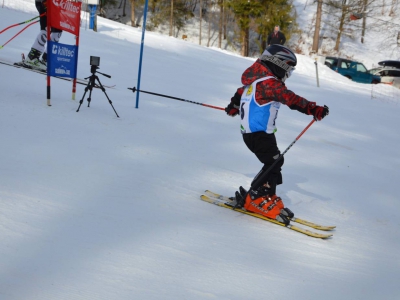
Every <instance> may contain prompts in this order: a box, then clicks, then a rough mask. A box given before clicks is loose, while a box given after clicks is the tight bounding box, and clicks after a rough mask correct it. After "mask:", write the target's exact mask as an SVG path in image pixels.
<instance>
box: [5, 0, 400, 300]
mask: <svg viewBox="0 0 400 300" xmlns="http://www.w3.org/2000/svg"><path fill="white" fill-rule="evenodd" d="M14 3H15V6H16V7H13V8H11V7H4V8H3V9H0V29H3V28H5V27H7V26H9V25H11V24H14V23H17V22H21V21H23V20H27V19H29V18H32V17H33V16H34V15H35V13H34V7H33V4H31V3H27V1H22V0H20V1H17V0H15V2H14ZM18 5H19V6H18ZM17 6H18V7H17ZM36 27H37V26H35V25H34V26H32V27H30V28H29V29H27V30H26V31H24V32H23V33H22V34H20V35H19V36H18V37H17V38H16V39H14V40H13V41H12V42H10V43H9V44H8V45H7V46H5V47H4V48H3V49H2V50H0V59H2V60H8V61H15V60H18V59H19V57H20V53H21V52H25V53H27V52H28V51H29V48H30V46H31V44H32V42H33V38H34V36H36V33H37V30H38V28H36ZM19 29H20V28H15V29H12V30H8V31H6V32H5V33H3V34H1V35H0V44H3V43H4V42H5V41H7V40H8V39H9V38H11V36H12V35H14V34H15V33H16V32H17V31H18V30H19ZM81 30H82V31H81V39H80V45H81V47H80V53H79V70H78V75H79V77H81V78H82V77H86V76H89V75H90V66H89V57H90V55H96V56H100V57H101V66H100V70H99V71H101V72H104V73H107V74H110V75H112V78H111V79H108V78H106V77H103V76H101V75H99V78H100V80H101V82H102V83H103V84H111V85H112V84H116V87H115V88H114V89H107V90H106V92H107V94H108V95H109V97H110V99H111V100H112V102H113V105H114V107H115V109H116V110H117V112H118V114H119V115H120V118H117V117H116V115H115V113H114V112H113V110H112V108H111V106H110V104H109V103H108V101H107V99H106V97H105V95H104V94H103V93H102V92H101V90H98V89H96V90H94V91H93V93H92V101H91V105H90V107H89V108H88V107H87V101H86V98H85V99H83V100H84V102H83V104H82V107H81V109H80V111H79V112H76V110H77V108H78V105H79V100H81V97H82V95H83V93H84V86H78V90H77V99H76V100H75V101H74V100H71V83H69V82H65V81H62V80H58V79H52V81H51V82H52V104H53V105H52V106H51V107H48V106H46V99H45V98H46V81H45V77H44V76H43V75H40V74H36V73H32V72H28V71H25V70H21V69H16V68H12V67H8V66H5V65H1V64H0V74H1V80H0V88H1V91H2V92H1V97H0V99H1V100H0V102H1V110H0V135H1V136H0V138H1V150H0V151H1V152H0V154H1V155H0V166H1V169H0V170H1V171H0V242H1V245H2V247H0V270H1V271H0V299H1V300H3V299H7V300H9V299H11V300H14V299H18V300H20V299H30V300H31V299H266V298H268V299H278V298H279V299H293V298H298V299H310V300H317V299H321V298H322V299H326V300H331V299H332V300H333V299H349V300H353V299H368V300H373V299H387V300H396V299H399V295H400V287H399V285H398V282H399V280H400V254H399V253H400V252H399V246H400V242H399V240H400V221H399V218H398V215H399V213H400V204H399V199H398V195H399V192H398V186H397V185H398V181H399V167H400V159H399V156H398V146H399V133H398V128H399V125H400V118H399V113H400V106H399V98H400V97H399V96H398V90H396V89H394V88H392V87H390V86H371V85H363V84H358V83H354V82H351V81H348V80H347V79H346V78H344V77H342V76H340V75H338V74H336V73H334V72H332V71H331V70H329V69H328V68H326V67H324V66H321V65H320V66H319V75H320V78H319V80H320V87H317V86H316V78H315V75H314V74H315V65H314V61H313V60H311V59H310V58H308V57H304V56H299V57H298V58H299V64H298V67H297V68H296V72H295V73H294V74H293V77H292V78H290V79H289V80H288V82H287V85H288V87H289V88H290V89H292V90H294V91H295V92H296V93H298V94H299V95H302V96H304V97H306V98H307V99H309V100H313V101H317V102H318V103H319V104H321V105H322V104H326V105H328V106H329V107H330V115H329V116H328V117H327V118H326V119H324V120H323V121H322V122H318V123H315V124H314V125H312V126H311V128H310V129H309V130H308V131H307V132H306V133H305V134H304V136H303V137H302V138H301V139H300V140H299V141H298V142H297V143H296V144H295V145H294V146H293V147H292V148H291V149H290V150H289V152H288V153H287V154H286V156H285V165H284V168H283V175H284V184H283V185H281V186H279V187H278V192H279V195H280V196H281V197H282V198H283V199H284V202H285V203H286V205H287V206H288V207H289V208H291V209H292V210H293V211H294V212H295V213H296V215H297V216H299V217H303V218H306V219H309V220H311V221H315V222H318V223H323V224H326V225H337V229H336V230H335V231H334V237H333V238H331V239H329V240H316V239H313V238H311V237H306V236H303V235H301V234H299V233H296V232H293V231H290V230H286V229H285V228H282V227H278V226H276V225H273V224H270V223H267V222H264V221H261V220H257V219H255V218H252V217H248V216H245V215H242V214H239V213H237V212H233V211H228V210H224V209H222V208H218V207H215V206H211V205H209V204H207V203H204V202H202V201H200V200H199V195H200V194H201V193H202V192H203V190H204V189H211V190H215V191H217V192H221V193H223V194H226V195H232V194H233V193H234V192H235V190H236V189H237V188H238V187H239V186H240V185H243V186H244V187H248V186H249V184H250V182H251V180H252V179H253V177H254V176H255V175H256V174H257V173H258V171H259V169H260V168H261V164H260V163H259V162H258V160H257V159H256V158H255V157H254V156H253V155H252V154H251V153H250V152H249V151H248V150H247V148H246V146H245V145H244V143H243V142H242V139H241V136H240V131H239V119H238V118H230V117H227V116H226V115H225V113H224V112H223V111H220V110H215V109H211V108H206V107H202V106H199V105H193V104H190V103H185V102H181V101H174V100H171V99H167V98H161V97H156V96H152V95H148V94H143V93H142V94H141V95H140V102H139V109H136V108H135V104H136V103H135V101H136V94H133V93H132V92H131V91H130V90H128V89H127V88H128V87H133V86H135V85H136V83H137V69H138V61H139V50H140V38H141V31H140V29H135V28H131V27H128V26H121V25H120V24H116V23H113V22H112V21H109V20H104V19H101V18H99V32H97V33H94V32H92V31H90V30H85V29H84V28H82V29H81ZM61 42H63V43H68V44H72V43H73V38H72V37H71V36H69V35H68V34H64V35H63V37H62V38H61ZM144 48H145V51H144V60H143V73H142V82H141V89H142V90H145V91H151V92H156V93H162V94H166V95H171V96H175V97H180V98H184V99H188V100H192V101H196V102H203V103H208V104H212V105H216V106H221V107H224V106H225V105H227V104H228V102H229V101H230V97H231V96H232V95H233V93H234V92H235V90H236V88H237V87H239V86H240V76H241V74H242V72H243V71H244V69H245V68H246V67H248V66H249V65H250V64H251V63H252V62H253V59H249V58H242V57H239V56H236V55H232V54H230V53H227V52H225V51H218V50H215V49H209V48H206V47H200V46H197V45H194V44H190V43H187V42H185V41H182V40H178V39H175V38H169V37H165V36H162V35H159V34H155V33H146V39H145V47H144ZM378 90H379V93H377V91H378ZM371 95H374V98H371ZM310 121H311V118H310V117H309V116H306V115H302V114H300V113H298V112H296V111H291V110H290V109H288V108H287V107H282V108H281V110H280V113H279V118H278V120H277V122H278V132H277V139H278V144H279V147H280V149H281V150H282V151H283V150H284V149H286V147H287V146H288V145H289V144H290V143H291V142H292V141H293V140H294V138H295V137H296V136H297V135H298V134H299V133H300V132H301V131H302V130H303V128H304V127H305V126H306V125H307V124H308V123H309V122H310Z"/></svg>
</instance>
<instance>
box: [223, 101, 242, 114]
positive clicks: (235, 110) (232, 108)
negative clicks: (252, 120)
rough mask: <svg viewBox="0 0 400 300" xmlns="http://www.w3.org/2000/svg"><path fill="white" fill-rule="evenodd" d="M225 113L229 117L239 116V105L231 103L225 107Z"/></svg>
mask: <svg viewBox="0 0 400 300" xmlns="http://www.w3.org/2000/svg"><path fill="white" fill-rule="evenodd" d="M225 111H226V113H227V114H228V116H231V117H234V116H236V115H237V114H239V105H235V104H234V103H233V102H231V103H229V105H228V106H227V107H225Z"/></svg>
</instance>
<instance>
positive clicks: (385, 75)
mask: <svg viewBox="0 0 400 300" xmlns="http://www.w3.org/2000/svg"><path fill="white" fill-rule="evenodd" d="M378 65H380V67H378V68H374V69H371V70H369V71H368V72H369V73H371V74H374V75H379V76H380V77H381V82H382V83H386V84H390V85H393V86H394V87H397V88H400V61H398V60H385V61H381V62H379V63H378Z"/></svg>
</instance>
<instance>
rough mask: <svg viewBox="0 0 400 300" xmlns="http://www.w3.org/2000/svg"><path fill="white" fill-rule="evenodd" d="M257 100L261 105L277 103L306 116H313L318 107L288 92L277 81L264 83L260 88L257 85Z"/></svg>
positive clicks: (281, 83)
mask: <svg viewBox="0 0 400 300" xmlns="http://www.w3.org/2000/svg"><path fill="white" fill-rule="evenodd" d="M256 99H257V103H259V104H260V105H263V104H265V103H268V102H271V101H276V102H280V103H282V104H284V105H286V106H288V107H289V108H290V109H292V110H297V111H299V112H301V113H303V114H306V115H312V110H313V108H315V106H316V104H315V102H310V101H308V100H307V99H305V98H303V97H301V96H299V95H297V94H295V93H294V92H292V91H291V90H288V89H287V88H286V86H285V84H284V83H283V82H281V81H280V80H276V79H271V80H266V81H263V82H262V83H261V86H260V87H259V86H258V85H257V94H256Z"/></svg>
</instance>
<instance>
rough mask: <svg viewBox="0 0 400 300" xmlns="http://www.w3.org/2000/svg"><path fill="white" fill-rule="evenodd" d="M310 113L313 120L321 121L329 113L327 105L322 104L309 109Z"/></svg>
mask: <svg viewBox="0 0 400 300" xmlns="http://www.w3.org/2000/svg"><path fill="white" fill-rule="evenodd" d="M311 113H312V115H313V116H314V120H315V121H321V120H322V119H323V118H325V117H326V116H327V115H329V107H328V106H326V105H324V106H323V107H322V106H315V107H314V108H312V109H311Z"/></svg>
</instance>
